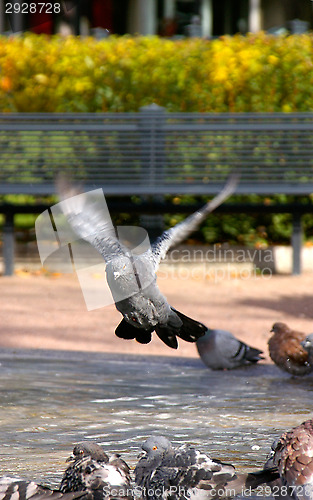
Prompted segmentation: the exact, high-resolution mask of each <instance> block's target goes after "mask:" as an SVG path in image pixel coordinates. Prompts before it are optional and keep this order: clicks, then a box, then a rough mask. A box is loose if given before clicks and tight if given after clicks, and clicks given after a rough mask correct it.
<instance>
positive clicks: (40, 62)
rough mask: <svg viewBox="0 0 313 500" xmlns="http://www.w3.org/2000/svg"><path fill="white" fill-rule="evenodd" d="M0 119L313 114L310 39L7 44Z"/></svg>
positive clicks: (0, 66)
mask: <svg viewBox="0 0 313 500" xmlns="http://www.w3.org/2000/svg"><path fill="white" fill-rule="evenodd" d="M0 70H1V73H0V110H1V111H24V112H31V111H33V112H36V111H38V112H40V111H46V112H57V111H58V112H67V111H78V112H79V111H86V112H87V111H90V112H99V111H137V110H138V109H139V107H140V106H143V105H146V104H150V103H151V102H156V103H157V104H159V105H161V106H165V107H166V108H167V109H168V110H169V111H206V112H211V111H216V112H225V111H233V112H240V111H286V112H288V111H309V110H312V109H313V92H312V84H313V37H312V35H310V34H305V35H292V36H288V37H286V36H283V37H282V36H279V37H274V36H270V35H265V34H263V33H260V34H257V35H249V36H247V37H242V36H234V37H223V38H221V39H217V40H213V41H207V40H202V39H187V40H178V41H171V40H166V39H162V38H157V37H130V36H125V37H110V38H108V39H105V40H102V41H96V40H94V39H92V38H87V39H79V38H75V37H70V38H66V39H64V38H60V37H57V36H55V37H50V38H48V37H45V36H41V35H40V36H38V35H32V34H26V35H24V36H22V37H14V38H13V37H12V38H5V37H1V38H0Z"/></svg>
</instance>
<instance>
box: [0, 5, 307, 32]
mask: <svg viewBox="0 0 313 500" xmlns="http://www.w3.org/2000/svg"><path fill="white" fill-rule="evenodd" d="M0 2H1V3H0V32H2V33H10V32H12V31H14V32H19V31H24V30H30V31H34V32H36V33H47V34H52V33H56V32H61V33H63V34H64V35H66V34H68V33H74V34H77V35H82V36H86V35H89V34H91V35H93V36H96V37H97V38H103V37H105V36H108V35H109V34H119V35H123V34H126V33H130V34H142V35H153V34H158V35H161V36H166V37H181V36H202V37H209V38H210V37H215V36H220V35H224V34H230V35H232V34H235V33H238V32H240V33H243V34H244V33H246V32H248V31H250V32H256V31H259V30H265V31H269V32H272V33H280V32H282V31H284V30H288V31H289V32H291V33H299V32H303V31H307V30H308V29H311V28H312V9H313V2H312V1H311V0H296V1H295V0H284V1H281V0H65V1H61V0H60V1H59V2H57V1H56V0H55V1H54V4H56V3H59V4H61V7H62V12H61V14H58V13H49V12H41V13H40V12H39V9H38V10H37V12H35V13H26V14H22V13H20V14H18V13H17V14H8V13H6V6H7V5H8V2H6V0H0ZM32 2H35V3H37V4H39V3H40V0H32ZM41 3H42V2H41ZM12 4H13V2H12ZM16 4H20V5H21V6H22V4H23V5H25V2H23V0H14V5H16Z"/></svg>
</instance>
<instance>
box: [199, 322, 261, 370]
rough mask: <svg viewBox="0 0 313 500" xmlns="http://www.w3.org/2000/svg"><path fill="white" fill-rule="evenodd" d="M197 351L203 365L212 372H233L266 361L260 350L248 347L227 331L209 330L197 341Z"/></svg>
mask: <svg viewBox="0 0 313 500" xmlns="http://www.w3.org/2000/svg"><path fill="white" fill-rule="evenodd" d="M197 349H198V352H199V355H200V357H201V359H202V361H203V363H205V364H206V365H207V366H208V368H211V369H212V370H225V369H227V370H231V369H232V368H238V367H239V366H244V365H250V364H251V363H257V362H258V361H260V359H264V358H262V356H261V354H262V351H260V349H256V348H254V347H250V346H248V345H247V344H245V343H244V342H241V341H240V340H238V339H236V337H234V335H233V334H232V333H230V332H227V331H225V330H212V329H211V328H208V329H207V331H206V333H205V335H203V337H200V338H199V339H198V340H197Z"/></svg>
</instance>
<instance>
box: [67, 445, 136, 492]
mask: <svg viewBox="0 0 313 500" xmlns="http://www.w3.org/2000/svg"><path fill="white" fill-rule="evenodd" d="M68 461H70V465H69V467H68V468H67V469H66V471H65V473H64V475H63V478H62V481H61V484H60V491H61V492H63V493H68V492H73V491H85V492H88V496H89V497H90V498H91V499H92V500H93V499H96V500H99V499H101V498H104V497H107V498H113V497H114V498H115V499H122V498H123V499H126V498H130V497H131V496H132V484H131V478H130V469H129V467H128V465H127V464H126V462H124V460H122V459H121V458H120V456H119V455H117V454H113V455H111V456H110V457H109V456H108V455H107V454H106V453H105V452H104V451H103V449H102V448H101V446H99V445H98V444H96V443H93V442H84V443H81V444H79V445H76V446H75V447H74V450H73V454H72V455H71V456H70V457H69V458H68Z"/></svg>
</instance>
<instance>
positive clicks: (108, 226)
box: [58, 175, 238, 349]
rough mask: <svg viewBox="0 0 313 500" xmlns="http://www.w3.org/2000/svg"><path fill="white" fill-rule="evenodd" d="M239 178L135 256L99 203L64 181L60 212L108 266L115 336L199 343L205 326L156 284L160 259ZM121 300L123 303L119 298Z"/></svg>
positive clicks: (60, 187)
mask: <svg viewBox="0 0 313 500" xmlns="http://www.w3.org/2000/svg"><path fill="white" fill-rule="evenodd" d="M237 182H238V176H237V175H233V176H231V177H230V179H229V181H228V183H227V184H226V186H225V187H224V189H223V190H222V191H221V192H220V193H219V194H218V195H217V196H216V197H215V198H213V200H211V201H210V202H208V203H207V204H206V205H205V206H204V207H203V208H201V209H200V210H198V211H197V212H195V213H194V214H192V215H190V216H189V217H187V218H186V219H185V220H184V221H183V222H181V223H179V224H177V225H176V226H174V227H172V228H171V229H169V230H167V231H165V232H164V233H163V234H162V235H161V236H160V237H159V238H158V239H157V240H156V241H155V242H154V243H153V244H152V246H151V247H150V248H148V249H147V250H146V251H145V252H143V253H142V254H140V255H135V254H134V253H132V252H131V251H130V250H129V249H128V248H127V247H126V246H125V245H124V244H122V243H121V241H120V240H119V239H118V238H117V237H116V235H115V232H114V228H113V226H112V223H111V220H108V219H107V218H106V216H105V213H104V212H103V210H102V207H101V209H100V207H99V204H97V203H96V202H95V203H93V204H92V203H87V202H86V199H87V198H86V195H85V198H84V195H82V194H80V195H79V196H75V195H77V194H79V193H78V192H77V190H75V188H73V187H71V186H69V185H68V183H67V182H66V181H64V179H60V180H59V183H58V191H59V194H60V198H61V200H62V203H61V208H62V210H63V212H64V215H65V216H66V218H67V220H68V222H69V224H70V225H71V227H72V228H73V230H74V232H75V233H76V234H77V235H78V236H79V237H80V238H82V239H84V240H86V241H88V242H89V243H90V244H91V245H92V246H93V247H94V248H95V249H96V250H97V251H98V252H99V253H100V254H101V255H102V256H103V259H104V261H105V263H106V276H107V282H108V285H109V287H110V290H111V293H112V296H113V298H114V302H115V306H116V308H117V310H118V311H119V312H120V313H121V314H122V315H123V320H122V321H121V323H120V324H119V325H118V327H117V328H116V330H115V334H116V335H117V337H120V338H123V339H136V340H137V342H140V343H141V344H148V343H149V342H150V341H151V334H152V332H153V331H155V332H156V334H157V335H158V337H159V338H160V339H161V340H162V341H163V342H164V343H165V344H166V345H167V346H169V347H171V348H173V349H177V347H178V343H177V336H178V337H180V338H181V339H183V340H185V341H187V342H196V340H197V339H198V338H199V337H201V336H202V335H203V334H204V332H205V330H206V327H205V326H204V325H203V324H202V323H199V322H198V321H195V320H193V319H191V318H189V317H187V316H185V315H184V314H182V313H181V312H179V311H177V310H176V309H174V308H173V307H171V306H170V304H169V303H168V302H167V300H166V298H165V297H164V295H162V294H161V292H160V290H159V288H158V286H157V284H156V274H155V273H156V271H157V269H158V266H159V263H160V261H161V259H162V258H164V257H165V255H166V253H167V252H168V250H169V249H170V248H171V247H173V246H174V245H176V244H178V243H180V242H181V241H183V240H184V239H186V238H187V237H188V236H189V234H190V233H192V232H193V231H195V229H197V227H198V226H199V225H200V224H201V222H202V221H203V220H204V219H205V218H206V217H207V216H208V214H210V213H211V212H212V211H213V210H214V209H215V208H216V207H218V206H219V205H220V204H221V203H222V202H223V201H224V200H225V199H226V198H228V197H229V196H230V195H231V194H232V193H233V192H234V191H235V189H236V185H237ZM121 297H122V299H121Z"/></svg>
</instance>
